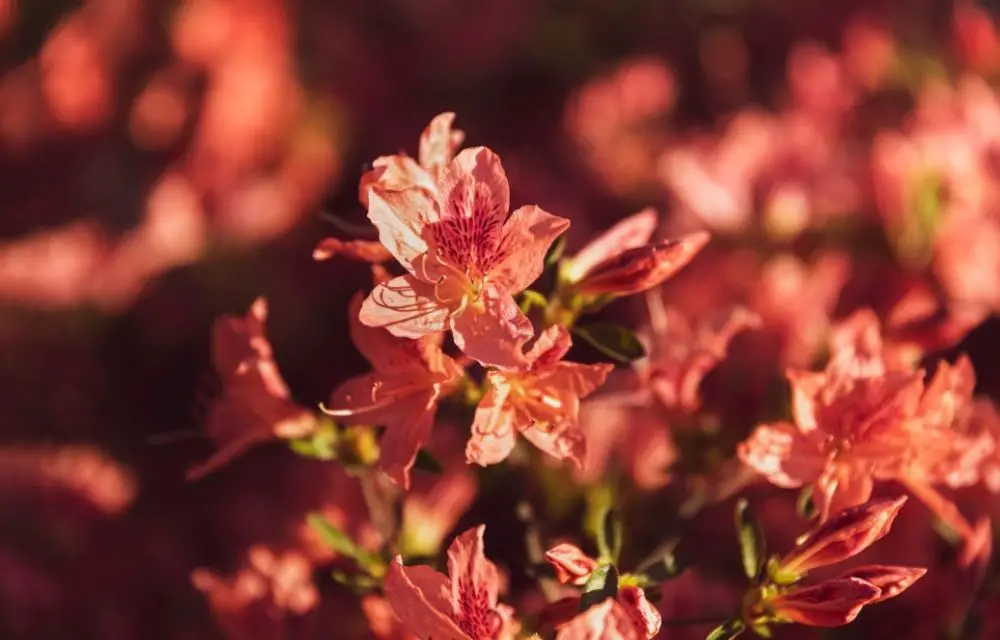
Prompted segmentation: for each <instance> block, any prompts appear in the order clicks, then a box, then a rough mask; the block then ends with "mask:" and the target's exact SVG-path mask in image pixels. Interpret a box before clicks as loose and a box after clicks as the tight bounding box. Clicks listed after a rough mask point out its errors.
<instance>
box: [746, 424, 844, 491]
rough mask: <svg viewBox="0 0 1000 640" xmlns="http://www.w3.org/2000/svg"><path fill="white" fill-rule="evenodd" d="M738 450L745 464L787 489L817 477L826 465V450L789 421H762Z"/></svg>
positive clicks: (799, 485) (809, 481)
mask: <svg viewBox="0 0 1000 640" xmlns="http://www.w3.org/2000/svg"><path fill="white" fill-rule="evenodd" d="M737 454H738V455H739V458H740V460H742V461H743V464H745V465H747V466H748V467H751V468H752V469H754V470H755V471H757V473H760V474H761V475H763V476H764V477H765V478H767V479H768V481H769V482H771V483H772V484H775V485H777V486H779V487H783V488H785V489H795V488H798V487H801V486H802V485H804V484H808V483H811V482H813V481H815V480H816V479H817V478H818V477H819V476H820V474H821V473H823V470H824V469H825V468H826V455H825V454H824V452H823V450H822V449H821V448H820V447H819V446H818V445H817V444H816V443H815V442H814V441H813V440H812V439H810V438H808V437H807V436H804V435H802V434H801V433H799V431H798V430H797V429H796V428H795V427H794V426H792V425H790V424H788V423H786V422H782V423H778V424H765V425H760V426H759V427H757V428H756V429H754V432H753V433H752V434H751V435H750V437H749V438H747V439H746V440H745V441H744V442H742V443H740V445H739V447H738V448H737Z"/></svg>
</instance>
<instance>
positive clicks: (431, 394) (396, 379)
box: [323, 293, 465, 488]
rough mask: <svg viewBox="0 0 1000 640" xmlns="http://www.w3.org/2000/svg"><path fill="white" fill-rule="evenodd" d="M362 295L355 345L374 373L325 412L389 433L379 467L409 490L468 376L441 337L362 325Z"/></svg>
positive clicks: (356, 303) (342, 390)
mask: <svg viewBox="0 0 1000 640" xmlns="http://www.w3.org/2000/svg"><path fill="white" fill-rule="evenodd" d="M361 301H362V295H361V294H360V293H359V294H357V295H355V296H354V298H353V299H352V300H351V305H350V310H349V314H350V317H349V322H350V331H351V341H352V342H353V343H354V346H355V347H356V348H357V349H358V351H360V352H361V355H363V356H364V357H365V359H367V360H368V362H370V363H371V365H372V367H373V368H374V369H375V370H374V371H372V372H371V373H367V374H365V375H361V376H357V377H355V378H351V379H350V380H347V381H346V382H344V383H343V384H341V385H340V386H339V387H337V388H336V389H335V390H334V392H333V395H332V396H331V398H330V406H329V407H325V408H324V409H323V411H324V412H325V413H326V414H328V415H331V416H335V417H338V418H341V419H343V420H344V421H345V422H347V423H353V424H378V425H385V426H386V427H387V429H386V432H385V435H383V436H382V440H381V442H380V450H381V452H380V454H379V467H381V468H382V470H383V471H384V472H385V474H386V475H387V476H389V478H390V479H391V480H392V481H393V482H395V483H397V484H399V485H401V486H403V487H404V488H409V484H410V468H411V467H412V466H413V462H414V460H415V459H416V457H417V451H419V449H420V445H421V444H422V443H423V442H424V440H426V439H427V437H428V436H429V435H430V432H431V428H432V427H433V426H434V414H435V412H436V411H437V404H438V400H439V399H440V398H441V397H442V396H443V395H446V394H447V393H448V392H450V391H451V390H452V389H453V388H454V386H455V384H456V383H457V382H458V381H459V380H460V379H461V378H462V376H463V375H465V373H464V371H463V370H462V367H461V366H459V365H458V364H457V363H456V362H455V361H454V360H452V359H451V358H449V357H448V356H446V355H445V354H444V353H443V352H442V351H441V340H440V338H441V336H440V335H428V336H425V337H423V338H421V339H419V340H400V339H399V338H395V337H393V336H391V335H389V333H387V332H385V331H382V330H381V329H373V328H371V327H367V326H365V325H363V324H361V322H360V321H359V319H358V311H359V309H360V308H361V304H362V302H361Z"/></svg>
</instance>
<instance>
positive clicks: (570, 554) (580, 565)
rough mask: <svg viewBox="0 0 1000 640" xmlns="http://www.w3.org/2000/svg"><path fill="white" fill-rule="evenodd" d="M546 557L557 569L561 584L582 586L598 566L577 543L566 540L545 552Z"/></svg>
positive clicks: (557, 576)
mask: <svg viewBox="0 0 1000 640" xmlns="http://www.w3.org/2000/svg"><path fill="white" fill-rule="evenodd" d="M545 559H546V560H548V561H549V564H551V565H552V566H553V568H555V570H556V579H557V580H558V581H559V582H560V583H561V584H572V585H575V586H577V587H582V586H583V585H584V584H586V582H587V580H588V579H589V578H590V574H591V573H593V572H594V569H596V568H597V566H598V565H597V560H594V559H593V558H591V557H590V556H588V555H587V554H585V553H584V552H583V550H582V549H580V547H578V546H576V545H575V544H570V543H568V542H564V543H562V544H557V545H556V546H554V547H552V548H551V549H549V550H548V551H546V552H545Z"/></svg>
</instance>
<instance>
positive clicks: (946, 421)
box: [739, 311, 994, 542]
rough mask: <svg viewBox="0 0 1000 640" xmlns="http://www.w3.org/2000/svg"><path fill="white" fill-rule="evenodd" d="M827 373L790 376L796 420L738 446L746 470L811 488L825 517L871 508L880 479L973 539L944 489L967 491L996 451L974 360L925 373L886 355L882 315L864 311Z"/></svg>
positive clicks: (835, 345)
mask: <svg viewBox="0 0 1000 640" xmlns="http://www.w3.org/2000/svg"><path fill="white" fill-rule="evenodd" d="M830 348H831V352H832V356H831V359H830V363H829V364H828V365H827V367H826V370H825V371H823V372H819V373H813V372H803V371H789V372H788V374H787V375H788V378H789V380H790V381H791V384H792V414H793V417H794V420H795V422H794V424H790V423H779V424H769V425H761V426H759V427H757V429H756V431H755V432H754V433H753V434H752V435H751V437H750V438H749V439H748V440H747V441H745V442H744V443H743V444H741V445H740V447H739V456H740V458H741V459H742V460H743V462H744V463H745V464H747V465H748V466H750V467H752V468H754V469H755V470H757V471H758V472H760V473H761V474H763V475H764V476H765V477H766V478H767V479H768V480H769V481H771V482H772V483H773V484H776V485H778V486H782V487H788V488H794V487H801V486H804V485H812V487H813V489H814V491H813V499H814V501H815V503H816V506H817V507H818V510H819V517H820V521H821V522H822V521H825V520H826V519H827V518H828V517H829V515H830V513H833V512H836V511H839V510H841V509H843V508H846V507H849V506H852V505H857V504H861V503H863V502H865V501H866V500H868V498H869V497H870V496H871V492H872V487H873V484H874V482H875V481H876V480H896V481H898V482H901V483H902V484H904V485H905V486H906V487H907V488H909V489H910V491H911V492H912V493H913V494H914V495H916V496H917V497H918V498H919V499H920V500H921V501H922V502H924V504H925V505H927V506H928V507H929V508H930V509H931V510H932V511H934V513H935V514H936V515H937V516H938V517H940V518H941V519H943V520H944V521H945V522H946V523H948V524H949V526H951V527H952V528H953V529H954V530H955V531H956V532H958V533H959V534H960V535H961V536H962V537H963V538H965V540H966V541H967V542H968V541H971V540H973V539H975V538H977V533H976V529H975V528H974V527H973V526H972V525H970V524H969V523H968V522H967V521H966V520H965V518H964V517H963V516H962V514H961V513H959V511H958V509H957V508H956V507H955V506H954V504H953V503H952V502H950V501H949V500H947V499H946V498H945V497H944V496H943V495H941V494H940V493H939V492H938V490H937V489H936V488H935V487H936V485H946V486H948V487H960V486H967V485H969V484H972V483H974V482H977V481H978V479H979V469H980V467H981V465H982V464H983V463H984V461H985V460H986V458H987V456H989V455H990V454H991V452H992V451H993V450H994V444H993V439H992V437H991V436H990V434H987V433H981V432H976V429H977V427H976V425H977V422H976V421H975V420H972V412H971V411H970V410H969V409H968V407H969V406H970V405H971V395H972V388H973V386H974V377H973V372H972V367H971V365H970V364H969V362H968V360H966V359H964V358H961V359H959V361H958V362H957V363H956V364H955V365H949V364H947V363H944V364H942V365H941V366H940V367H939V368H938V370H937V372H936V373H935V376H934V378H933V379H932V380H931V381H930V383H929V385H927V386H926V388H925V385H924V372H923V371H922V370H914V369H912V368H911V367H909V366H907V365H906V364H905V363H904V362H896V361H894V360H893V359H891V358H890V357H889V354H887V353H886V352H884V351H883V348H882V340H881V335H880V331H879V324H878V320H877V318H876V317H875V316H874V314H873V313H871V312H870V311H860V312H858V313H856V314H855V315H853V316H851V317H850V318H849V319H848V320H847V321H845V322H844V323H843V324H841V325H840V326H839V327H838V328H837V329H836V330H835V331H834V332H833V335H832V338H831V341H830Z"/></svg>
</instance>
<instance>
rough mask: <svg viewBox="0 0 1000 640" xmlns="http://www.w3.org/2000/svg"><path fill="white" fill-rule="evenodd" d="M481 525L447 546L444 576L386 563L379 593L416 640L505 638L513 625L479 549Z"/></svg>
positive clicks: (497, 578)
mask: <svg viewBox="0 0 1000 640" xmlns="http://www.w3.org/2000/svg"><path fill="white" fill-rule="evenodd" d="M485 530H486V527H484V526H478V527H475V528H473V529H469V530H468V531H466V532H465V533H463V534H461V535H459V536H458V537H457V538H455V541H454V542H452V543H451V546H450V547H449V548H448V575H447V576H445V575H443V574H440V573H437V572H436V571H434V570H433V569H431V568H430V567H427V566H420V565H417V566H405V565H403V559H402V557H400V556H396V557H395V558H394V559H393V561H392V563H391V564H390V565H389V574H388V576H387V578H386V581H385V595H386V598H387V599H388V600H389V604H391V605H392V608H393V611H395V612H396V615H397V616H399V619H400V621H401V622H402V624H403V627H404V628H405V629H406V630H407V631H408V632H409V633H412V634H413V635H415V636H416V637H417V638H419V639H420V640H507V639H513V637H514V635H515V633H516V632H517V625H516V623H515V622H514V621H513V613H514V612H513V610H512V609H511V608H510V607H508V606H507V605H504V604H500V603H499V590H500V574H499V572H498V570H497V567H496V565H494V564H493V563H492V562H490V561H489V560H487V559H486V556H485V554H484V552H483V534H484V532H485Z"/></svg>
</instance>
